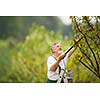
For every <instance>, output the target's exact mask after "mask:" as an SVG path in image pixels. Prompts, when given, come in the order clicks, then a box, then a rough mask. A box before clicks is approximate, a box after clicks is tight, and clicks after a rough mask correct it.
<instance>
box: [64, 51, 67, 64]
mask: <svg viewBox="0 0 100 100" xmlns="http://www.w3.org/2000/svg"><path fill="white" fill-rule="evenodd" d="M67 61H68V53H67V55H66V56H65V58H64V62H65V64H67Z"/></svg>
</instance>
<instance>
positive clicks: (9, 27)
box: [0, 16, 72, 41]
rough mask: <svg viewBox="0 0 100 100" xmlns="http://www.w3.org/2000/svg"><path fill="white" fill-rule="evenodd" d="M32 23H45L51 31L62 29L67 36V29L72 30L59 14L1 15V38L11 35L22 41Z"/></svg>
mask: <svg viewBox="0 0 100 100" xmlns="http://www.w3.org/2000/svg"><path fill="white" fill-rule="evenodd" d="M32 23H35V24H37V25H39V26H41V25H43V26H45V28H46V29H47V30H49V31H52V30H53V31H55V32H56V31H60V32H62V33H63V34H64V35H67V36H68V35H69V34H68V32H67V33H66V31H67V29H68V30H71V26H70V25H69V26H68V28H67V27H66V26H67V25H66V26H65V25H64V24H63V23H62V21H61V20H60V19H59V18H58V17H57V16H0V39H7V38H9V37H10V36H11V37H14V38H16V39H17V40H21V41H22V40H23V39H25V37H26V36H27V35H28V33H29V28H30V27H31V25H32ZM65 27H66V28H65ZM71 32H72V31H71ZM70 36H71V35H70Z"/></svg>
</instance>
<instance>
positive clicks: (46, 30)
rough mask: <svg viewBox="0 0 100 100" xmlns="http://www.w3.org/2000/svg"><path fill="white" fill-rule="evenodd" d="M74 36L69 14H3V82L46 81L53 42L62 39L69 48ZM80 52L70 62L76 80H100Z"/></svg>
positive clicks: (0, 74) (0, 62)
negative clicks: (80, 60) (84, 64)
mask: <svg viewBox="0 0 100 100" xmlns="http://www.w3.org/2000/svg"><path fill="white" fill-rule="evenodd" d="M73 37H74V32H73V30H72V23H71V20H70V19H69V16H0V82H1V83H2V82H12V83H17V82H21V83H26V82H29V83H45V82H46V77H47V75H46V74H47V58H48V56H49V55H51V52H50V45H51V44H52V43H53V42H55V41H60V42H61V43H62V46H63V50H66V49H68V48H69V47H70V46H72V44H73V41H72V40H73ZM76 54H77V52H76V53H75V54H74V55H73V56H72V57H71V58H70V59H69V62H68V64H67V65H66V66H67V68H68V69H71V70H73V71H74V80H75V82H100V81H99V79H97V78H96V77H95V76H94V75H93V74H92V73H91V72H90V71H88V70H87V69H86V68H84V67H81V66H82V65H79V64H77V61H76V59H75V55H76Z"/></svg>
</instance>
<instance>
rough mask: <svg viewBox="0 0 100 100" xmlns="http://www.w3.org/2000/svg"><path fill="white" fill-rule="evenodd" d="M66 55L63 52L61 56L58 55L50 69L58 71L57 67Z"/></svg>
mask: <svg viewBox="0 0 100 100" xmlns="http://www.w3.org/2000/svg"><path fill="white" fill-rule="evenodd" d="M64 57H65V54H64V53H63V54H61V55H60V56H58V58H57V61H56V62H55V63H54V64H53V65H52V66H51V68H50V70H51V71H56V69H57V68H58V65H59V63H60V61H61V60H62V59H64Z"/></svg>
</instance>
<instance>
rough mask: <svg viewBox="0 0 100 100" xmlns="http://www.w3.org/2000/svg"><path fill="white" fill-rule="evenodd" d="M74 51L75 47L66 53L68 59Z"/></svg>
mask: <svg viewBox="0 0 100 100" xmlns="http://www.w3.org/2000/svg"><path fill="white" fill-rule="evenodd" d="M75 50H76V47H73V48H72V49H71V50H70V51H69V52H68V57H70V56H71V55H72V54H73V53H74V51H75Z"/></svg>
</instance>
